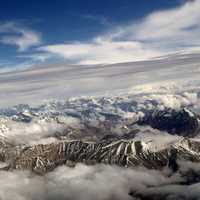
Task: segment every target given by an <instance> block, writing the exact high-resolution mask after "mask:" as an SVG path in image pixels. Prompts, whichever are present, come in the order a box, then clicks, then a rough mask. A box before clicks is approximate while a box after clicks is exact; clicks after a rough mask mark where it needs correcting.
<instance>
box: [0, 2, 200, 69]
mask: <svg viewBox="0 0 200 200" xmlns="http://www.w3.org/2000/svg"><path fill="white" fill-rule="evenodd" d="M199 10H200V0H190V1H187V0H162V1H161V0H153V1H149V0H101V1H97V0H84V1H82V0H59V1H52V0H44V1H39V0H29V1H26V0H15V1H11V0H7V1H4V2H1V7H0V52H1V54H0V71H1V72H2V71H3V72H4V71H8V70H12V69H18V68H26V67H30V66H33V65H38V64H41V63H54V62H55V63H58V62H60V63H62V62H64V63H69V64H82V65H85V64H110V63H120V62H130V61H140V60H149V59H152V58H156V57H160V56H163V55H166V54H171V53H174V52H183V51H196V50H199V46H200V38H199V34H200V12H199Z"/></svg>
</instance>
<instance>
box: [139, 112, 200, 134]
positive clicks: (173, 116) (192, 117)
mask: <svg viewBox="0 0 200 200" xmlns="http://www.w3.org/2000/svg"><path fill="white" fill-rule="evenodd" d="M198 118H199V117H198V116H197V115H196V114H194V113H192V112H191V111H189V110H186V109H182V110H180V111H177V110H174V109H166V110H155V111H152V112H149V113H147V114H146V115H145V116H144V117H143V118H141V119H140V120H139V121H138V122H137V123H138V124H139V125H149V126H151V127H152V128H155V129H158V130H161V131H167V132H168V133H170V134H177V135H182V136H187V137H193V136H195V135H196V134H197V133H198V129H199V123H198Z"/></svg>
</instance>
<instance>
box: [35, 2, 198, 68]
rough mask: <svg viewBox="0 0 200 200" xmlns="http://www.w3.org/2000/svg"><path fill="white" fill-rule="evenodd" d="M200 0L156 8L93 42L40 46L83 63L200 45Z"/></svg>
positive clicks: (129, 58) (127, 58)
mask: <svg viewBox="0 0 200 200" xmlns="http://www.w3.org/2000/svg"><path fill="white" fill-rule="evenodd" d="M199 10H200V0H195V1H189V2H186V3H184V4H182V6H180V7H176V8H174V9H168V10H163V11H157V12H154V13H152V14H150V15H148V16H147V17H145V18H144V19H142V20H140V21H137V22H135V21H134V22H132V23H130V24H129V25H126V26H120V27H117V28H115V29H114V30H112V31H109V32H108V33H107V34H103V35H99V36H97V37H96V38H93V39H92V40H90V41H89V42H73V43H64V44H52V45H48V46H42V47H40V48H39V49H38V50H39V51H44V52H49V53H52V54H54V55H59V56H62V57H64V58H65V59H68V60H72V61H73V62H76V63H79V64H97V63H117V62H127V61H137V60H146V59H150V58H153V57H157V56H161V55H164V54H168V53H172V52H174V51H180V50H188V49H189V50H191V49H193V48H196V46H199V45H200V39H199V34H200V23H199V20H200V12H199Z"/></svg>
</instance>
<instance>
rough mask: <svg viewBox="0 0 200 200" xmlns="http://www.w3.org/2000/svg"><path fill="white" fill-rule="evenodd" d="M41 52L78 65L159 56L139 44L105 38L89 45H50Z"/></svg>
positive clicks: (97, 39) (157, 53) (41, 49)
mask: <svg viewBox="0 0 200 200" xmlns="http://www.w3.org/2000/svg"><path fill="white" fill-rule="evenodd" d="M39 50H40V51H45V52H50V53H52V54H57V55H58V56H61V57H63V58H66V59H69V60H72V61H74V62H77V63H78V64H99V63H116V62H127V61H133V60H143V59H144V58H151V57H153V56H157V55H159V52H157V51H154V50H150V49H145V48H144V47H143V45H142V44H141V43H139V42H132V41H113V40H106V39H104V38H102V39H100V38H96V39H95V40H94V41H91V42H89V43H71V44H57V45H49V46H44V47H40V48H39Z"/></svg>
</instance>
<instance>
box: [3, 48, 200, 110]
mask: <svg viewBox="0 0 200 200" xmlns="http://www.w3.org/2000/svg"><path fill="white" fill-rule="evenodd" d="M199 63H200V58H199V53H198V52H196V53H179V54H172V55H169V56H166V57H161V58H157V59H154V60H150V61H140V62H129V63H119V64H113V65H106V64H105V65H68V64H51V65H44V66H35V67H32V68H28V69H24V70H16V71H11V72H5V73H0V98H1V101H0V105H1V107H7V106H11V105H16V104H20V103H22V102H23V103H30V104H40V103H41V101H44V100H48V101H49V100H51V99H52V100H53V99H54V100H63V99H66V98H67V97H72V96H73V97H80V96H92V95H95V96H96V95H99V96H103V95H115V94H119V93H130V94H139V93H146V92H147V93H151V91H152V92H160V91H164V92H165V91H166V93H168V92H169V93H174V92H180V91H184V90H185V91H187V90H196V89H197V90H198V86H199V70H200V67H199ZM168 89H169V91H167V90H168ZM33 100H34V101H33Z"/></svg>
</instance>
